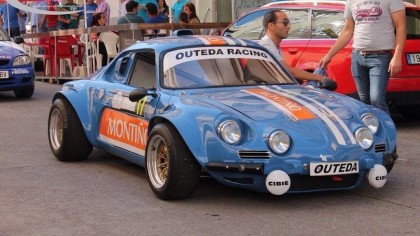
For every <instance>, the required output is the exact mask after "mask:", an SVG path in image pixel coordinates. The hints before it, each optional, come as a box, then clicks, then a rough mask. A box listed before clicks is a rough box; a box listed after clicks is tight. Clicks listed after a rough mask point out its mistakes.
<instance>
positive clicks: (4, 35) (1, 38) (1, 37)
mask: <svg viewBox="0 0 420 236" xmlns="http://www.w3.org/2000/svg"><path fill="white" fill-rule="evenodd" d="M0 41H10V37H9V35H7V33H6V32H5V31H4V30H3V28H1V27H0Z"/></svg>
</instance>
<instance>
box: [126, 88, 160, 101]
mask: <svg viewBox="0 0 420 236" xmlns="http://www.w3.org/2000/svg"><path fill="white" fill-rule="evenodd" d="M149 95H150V96H152V97H156V94H155V93H149V92H147V89H145V88H143V87H140V88H135V89H134V90H132V91H131V92H130V94H128V99H130V101H132V102H137V101H139V100H140V99H142V98H144V97H146V96H149Z"/></svg>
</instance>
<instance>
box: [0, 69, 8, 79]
mask: <svg viewBox="0 0 420 236" xmlns="http://www.w3.org/2000/svg"><path fill="white" fill-rule="evenodd" d="M8 78H9V71H7V70H6V71H0V79H8Z"/></svg>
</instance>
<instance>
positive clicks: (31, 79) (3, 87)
mask: <svg viewBox="0 0 420 236" xmlns="http://www.w3.org/2000/svg"><path fill="white" fill-rule="evenodd" d="M0 70H1V71H9V78H6V79H0V91H10V90H15V89H25V88H31V87H33V86H34V83H35V74H34V70H33V68H32V67H19V68H12V69H0Z"/></svg>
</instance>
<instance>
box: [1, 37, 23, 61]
mask: <svg viewBox="0 0 420 236" xmlns="http://www.w3.org/2000/svg"><path fill="white" fill-rule="evenodd" d="M20 54H26V52H25V51H24V50H23V49H22V48H21V47H19V46H18V45H17V44H16V43H14V42H11V41H0V58H13V57H15V56H17V55H20Z"/></svg>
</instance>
